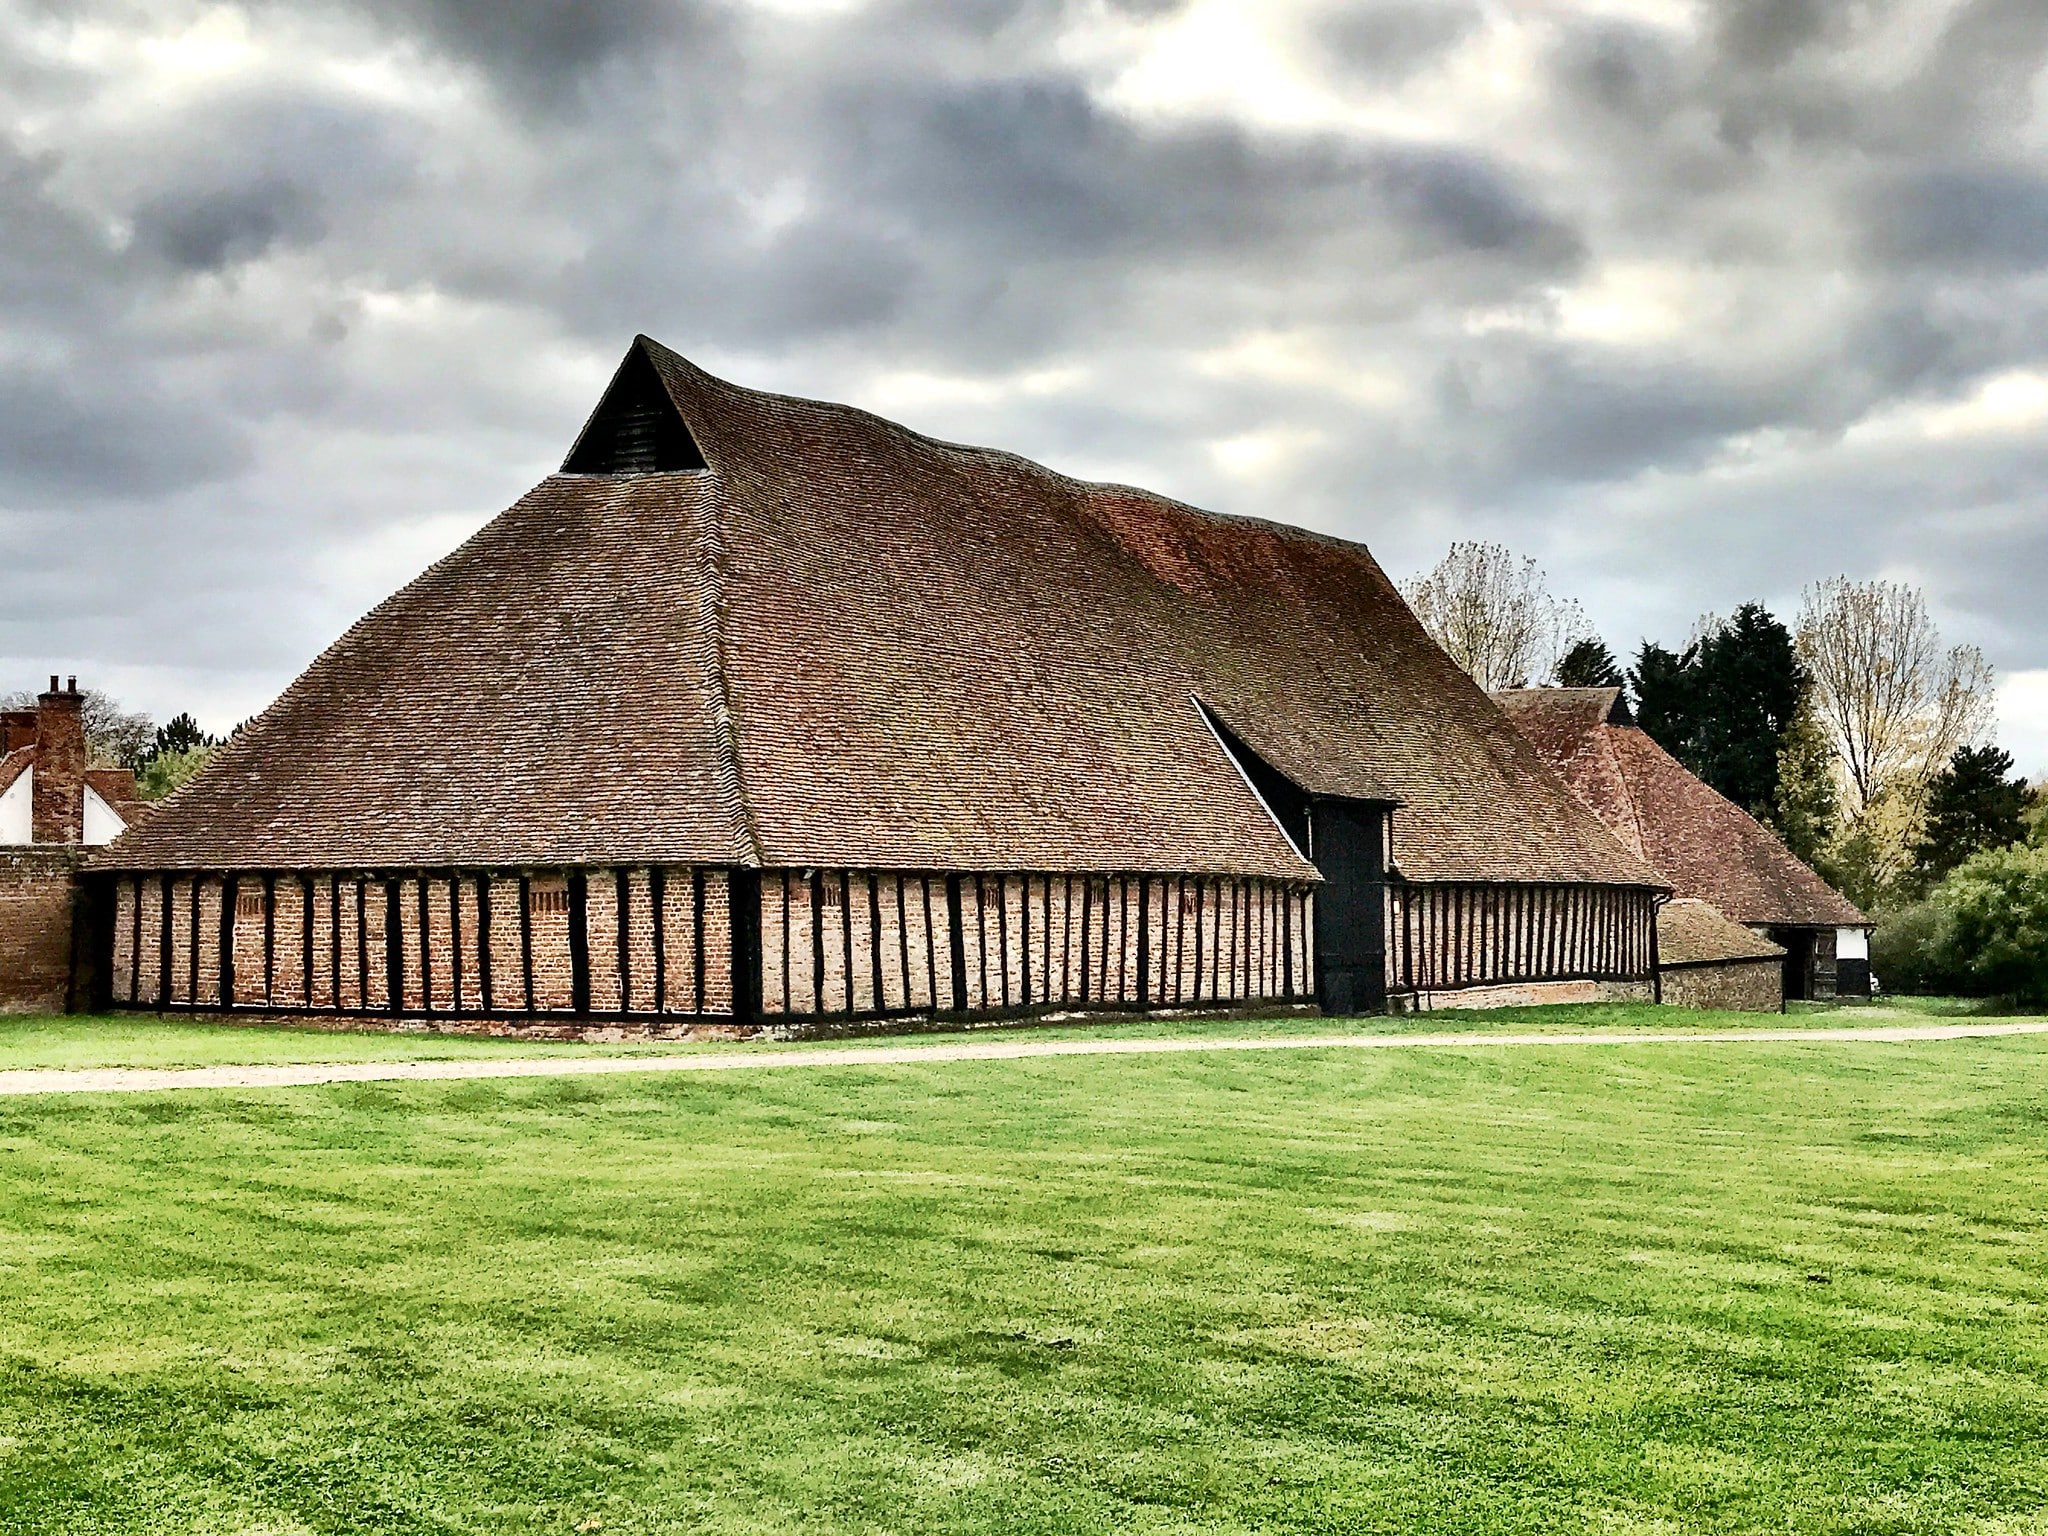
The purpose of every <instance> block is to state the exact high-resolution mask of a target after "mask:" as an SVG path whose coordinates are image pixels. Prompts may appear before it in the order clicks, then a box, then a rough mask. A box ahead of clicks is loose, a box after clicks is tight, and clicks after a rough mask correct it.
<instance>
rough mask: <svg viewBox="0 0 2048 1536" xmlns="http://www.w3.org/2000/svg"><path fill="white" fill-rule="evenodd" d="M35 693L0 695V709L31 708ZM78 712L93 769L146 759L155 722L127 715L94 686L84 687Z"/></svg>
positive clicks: (134, 764)
mask: <svg viewBox="0 0 2048 1536" xmlns="http://www.w3.org/2000/svg"><path fill="white" fill-rule="evenodd" d="M35 707H36V695H35V694H34V693H33V692H32V691H30V690H29V689H26V688H22V689H17V690H16V691H15V692H13V693H9V694H0V709H34V708H35ZM81 713H82V714H83V715H84V717H85V751H86V755H87V757H89V758H90V759H91V760H92V766H93V767H95V768H130V769H140V768H141V766H142V765H143V763H145V762H146V761H148V758H149V753H150V747H151V744H152V742H153V740H154V739H155V732H156V722H155V721H154V720H151V719H150V718H149V716H147V715H143V714H130V713H129V712H128V711H126V710H124V709H122V708H121V706H120V704H119V703H117V702H116V701H115V700H114V699H112V698H111V697H109V696H108V695H106V694H104V693H101V692H100V691H99V690H98V689H97V688H88V689H86V690H85V703H84V707H83V709H82V711H81Z"/></svg>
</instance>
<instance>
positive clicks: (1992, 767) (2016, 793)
mask: <svg viewBox="0 0 2048 1536" xmlns="http://www.w3.org/2000/svg"><path fill="white" fill-rule="evenodd" d="M2011 772H2012V754H2011V753H2010V752H2005V751H2001V750H2000V749H1999V748H1997V747H1991V746H1985V747H1958V748H1956V750H1955V754H1954V755H1953V756H1952V757H1950V758H1949V760H1948V766H1947V767H1945V768H1943V769H1942V770H1941V772H1940V773H1937V774H1936V775H1935V776H1934V778H1933V779H1932V781H1930V782H1929V784H1928V786H1927V822H1926V830H1925V831H1924V832H1923V833H1922V834H1921V836H1920V840H1919V841H1918V842H1917V843H1916V844H1915V845H1914V847H1913V871H1912V875H1913V881H1914V883H1915V884H1916V885H1917V886H1918V887H1919V889H1921V890H1923V891H1924V890H1928V889H1931V888H1932V887H1933V886H1934V885H1935V884H1936V883H1937V882H1938V881H1940V880H1941V878H1942V877H1943V876H1945V875H1946V874H1947V873H1948V872H1949V871H1950V870H1952V869H1954V868H1956V866H1957V865H1959V864H1961V863H1962V862H1963V860H1965V859H1967V858H1969V857H1970V855H1972V854H1974V853H1984V852H1989V851H1992V850H1995V849H1999V848H2009V847H2011V846H2012V845H2013V844H2014V843H2017V842H2021V841H2024V840H2025V838H2026V836H2027V811H2028V802H2029V792H2028V789H2027V781H2026V780H2025V779H2018V778H2010V777H2008V775H2010V774H2011Z"/></svg>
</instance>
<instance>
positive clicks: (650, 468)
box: [562, 345, 706, 475]
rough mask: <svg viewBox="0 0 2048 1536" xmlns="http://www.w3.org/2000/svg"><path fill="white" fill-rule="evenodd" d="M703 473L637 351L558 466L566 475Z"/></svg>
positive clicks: (692, 444)
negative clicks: (698, 471) (675, 471)
mask: <svg viewBox="0 0 2048 1536" xmlns="http://www.w3.org/2000/svg"><path fill="white" fill-rule="evenodd" d="M705 467H706V466H705V463H704V455H703V453H702V452H701V451H700V450H699V449H698V447H697V440H696V439H695V438H694V437H692V436H691V435H690V428H689V425H688V424H687V423H686V422H684V420H683V418H682V415H681V414H680V413H679V412H678V411H677V410H676V407H675V402H674V401H673V400H671V399H670V398H669V394H668V390H667V389H666V388H665V387H663V385H662V382H661V376H660V375H659V374H657V373H656V372H655V371H654V364H653V362H652V361H650V360H649V358H648V356H647V353H646V351H645V350H644V349H643V348H641V347H639V346H637V345H636V346H635V347H634V348H633V350H632V351H630V352H628V353H627V354H626V360H625V361H624V362H623V363H621V364H620V365H619V371H618V372H617V373H616V374H614V375H613V376H612V382H611V387H610V388H609V389H607V390H606V391H605V392H604V399H602V400H600V401H599V402H598V405H597V409H596V410H595V411H594V412H592V413H591V417H590V421H589V423H588V424H587V425H586V426H585V427H584V428H583V435H582V436H581V437H579V438H577V439H576V446H575V447H574V448H572V449H570V450H569V457H568V458H567V459H565V460H563V461H562V473H563V474H565V475H656V474H664V473H667V472H669V471H672V470H689V469H703V468H705Z"/></svg>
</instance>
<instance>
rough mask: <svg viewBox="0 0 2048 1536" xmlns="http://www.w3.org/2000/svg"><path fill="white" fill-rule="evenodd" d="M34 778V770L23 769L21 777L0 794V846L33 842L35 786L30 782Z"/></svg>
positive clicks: (34, 832)
mask: <svg viewBox="0 0 2048 1536" xmlns="http://www.w3.org/2000/svg"><path fill="white" fill-rule="evenodd" d="M35 776H36V771H35V769H33V768H24V769H23V770H22V773H21V777H20V778H18V779H16V780H15V781H14V782H13V783H12V784H10V785H8V786H7V790H6V792H5V793H4V794H0V845H10V846H11V845H13V844H17V843H29V842H33V841H35V835H36V820H35V804H34V801H33V798H32V797H33V796H34V794H35V786H34V785H33V784H32V783H31V782H30V781H31V780H32V779H34V778H35Z"/></svg>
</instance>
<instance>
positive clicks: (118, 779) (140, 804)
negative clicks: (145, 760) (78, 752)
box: [85, 768, 149, 827]
mask: <svg viewBox="0 0 2048 1536" xmlns="http://www.w3.org/2000/svg"><path fill="white" fill-rule="evenodd" d="M85 782H86V783H88V784H90V785H91V786H92V788H93V792H94V793H95V794H97V795H98V796H99V797H100V798H101V799H102V800H104V801H106V803H107V806H108V808H109V809H111V810H112V811H113V813H114V814H115V815H116V816H119V817H120V818H121V820H123V821H124V822H126V823H127V824H128V825H129V826H130V827H134V826H135V825H136V824H137V823H138V822H140V821H141V820H142V818H143V817H144V816H147V815H148V814H149V802H148V801H147V800H145V799H143V798H142V797H141V796H140V795H139V794H137V793H136V792H135V775H134V774H133V773H131V772H130V771H129V770H128V769H126V768H88V769H86V770H85Z"/></svg>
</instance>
